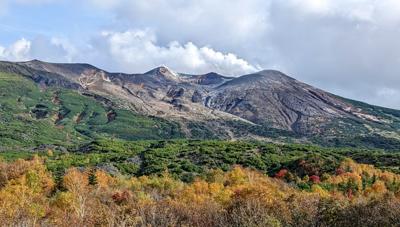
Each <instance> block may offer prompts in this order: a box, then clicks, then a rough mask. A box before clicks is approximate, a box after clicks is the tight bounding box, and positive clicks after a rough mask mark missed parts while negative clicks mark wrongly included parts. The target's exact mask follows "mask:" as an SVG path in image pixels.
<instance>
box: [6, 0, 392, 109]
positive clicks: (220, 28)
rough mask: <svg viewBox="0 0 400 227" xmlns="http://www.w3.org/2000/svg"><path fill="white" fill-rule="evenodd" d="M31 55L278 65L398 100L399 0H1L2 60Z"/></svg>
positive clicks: (185, 68) (330, 86)
mask: <svg viewBox="0 0 400 227" xmlns="http://www.w3.org/2000/svg"><path fill="white" fill-rule="evenodd" d="M31 59H39V60H43V61H50V62H70V63H75V62H84V63H90V64H93V65H95V66H97V67H99V68H102V69H104V70H107V71H113V72H117V71H118V72H126V73H139V72H145V71H148V70H150V69H152V68H154V67H157V66H160V65H166V66H168V67H169V68H171V69H173V70H175V71H177V72H184V73H194V74H202V73H207V72H211V71H214V72H218V73H221V74H224V75H229V76H240V75H243V74H248V73H252V72H256V71H259V70H262V69H276V70H280V71H282V72H284V73H285V74H288V75H289V76H291V77H294V78H296V79H298V80H300V81H303V82H306V83H308V84H311V85H313V86H316V87H318V88H321V89H324V90H327V91H329V92H331V93H334V94H337V95H340V96H344V97H347V98H352V99H356V100H361V101H365V102H368V103H371V104H376V105H380V106H386V107H391V108H397V109H400V1H399V0H79V1H78V0H0V60H9V61H26V60H31Z"/></svg>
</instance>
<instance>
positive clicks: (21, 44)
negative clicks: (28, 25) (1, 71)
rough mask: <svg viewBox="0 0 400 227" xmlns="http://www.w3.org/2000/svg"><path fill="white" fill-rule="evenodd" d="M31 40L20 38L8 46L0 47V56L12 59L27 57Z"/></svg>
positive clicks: (19, 59)
mask: <svg viewBox="0 0 400 227" xmlns="http://www.w3.org/2000/svg"><path fill="white" fill-rule="evenodd" d="M30 49H31V42H30V41H28V40H26V39H24V38H22V39H20V40H17V41H16V42H14V43H13V44H11V45H10V46H9V47H7V48H5V47H0V58H2V59H6V60H13V61H24V60H27V59H29V52H30Z"/></svg>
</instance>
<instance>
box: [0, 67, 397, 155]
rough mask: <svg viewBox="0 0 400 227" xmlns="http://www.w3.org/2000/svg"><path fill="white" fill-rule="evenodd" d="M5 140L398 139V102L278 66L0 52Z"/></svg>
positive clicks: (333, 142)
mask: <svg viewBox="0 0 400 227" xmlns="http://www.w3.org/2000/svg"><path fill="white" fill-rule="evenodd" d="M0 75H1V76H0V86H1V90H0V92H1V94H0V95H1V96H2V99H1V100H0V116H1V122H0V127H1V128H3V129H4V130H1V133H2V137H1V140H0V146H1V147H2V149H3V150H4V149H10V147H11V148H16V147H17V148H26V147H30V148H32V147H37V146H41V145H49V144H52V145H57V146H62V147H64V146H67V147H68V146H70V145H72V144H76V143H86V142H89V141H91V140H93V139H96V138H110V137H111V138H121V139H127V140H141V139H174V138H193V139H252V140H253V139H256V140H264V141H276V142H301V143H304V142H305V143H317V144H322V145H328V146H365V147H379V148H385V149H398V148H400V143H399V138H400V134H399V133H400V131H399V130H400V111H397V110H392V109H387V108H382V107H377V106H371V105H368V104H365V103H361V102H356V101H352V100H347V99H345V98H341V97H338V96H335V95H333V94H330V93H328V92H325V91H322V90H320V89H317V88H314V87H312V86H310V85H307V84H304V83H302V82H300V81H297V80H295V79H293V78H291V77H289V76H287V75H285V74H283V73H281V72H279V71H273V70H264V71H260V72H257V73H254V74H250V75H243V76H240V77H235V78H233V77H226V76H223V75H219V74H217V73H208V74H204V75H188V74H181V73H176V72H173V71H172V70H170V69H168V68H167V67H164V66H163V67H159V68H156V69H153V70H150V71H148V72H146V73H143V74H124V73H110V72H106V71H103V70H100V69H98V68H96V67H94V66H91V65H88V64H54V63H46V62H41V61H38V60H34V61H29V62H19V63H14V62H0Z"/></svg>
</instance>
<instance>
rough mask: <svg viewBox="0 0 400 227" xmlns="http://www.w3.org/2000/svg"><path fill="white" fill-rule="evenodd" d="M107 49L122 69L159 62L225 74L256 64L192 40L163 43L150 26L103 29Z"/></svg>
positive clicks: (146, 67) (148, 66)
mask: <svg viewBox="0 0 400 227" xmlns="http://www.w3.org/2000/svg"><path fill="white" fill-rule="evenodd" d="M101 38H102V39H104V40H102V41H103V42H105V43H106V45H102V46H105V48H106V51H108V56H109V57H110V60H111V61H112V64H116V65H118V66H119V67H118V68H120V69H123V70H124V71H130V72H132V71H135V72H137V71H147V70H149V69H151V68H153V67H155V66H158V65H167V66H169V67H171V68H173V69H174V70H177V71H179V72H186V73H207V72H210V71H216V72H219V73H222V74H226V75H241V74H243V73H248V72H254V71H256V70H258V69H259V68H257V67H255V66H253V65H251V64H250V63H248V62H247V61H245V60H243V59H240V58H238V57H237V56H236V55H234V54H232V53H222V52H219V51H216V50H214V49H212V48H211V47H207V46H204V47H198V46H196V45H195V44H194V43H192V42H188V43H186V44H180V43H179V42H177V41H174V42H170V43H169V44H167V45H165V46H161V45H159V44H158V43H157V37H156V35H155V34H154V33H153V32H151V31H149V30H130V31H126V32H103V33H102V36H101Z"/></svg>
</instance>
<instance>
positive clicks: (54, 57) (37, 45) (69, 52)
mask: <svg viewBox="0 0 400 227" xmlns="http://www.w3.org/2000/svg"><path fill="white" fill-rule="evenodd" d="M77 54H78V51H77V50H76V49H75V47H74V46H72V45H71V44H70V43H69V42H68V41H67V40H64V39H59V38H51V39H48V38H46V37H37V38H35V39H33V40H27V39H25V38H21V39H19V40H17V41H15V42H14V43H12V44H11V45H10V46H8V47H3V46H0V59H2V60H9V61H27V60H31V59H34V58H36V59H41V60H43V61H51V62H71V61H73V59H74V58H75V56H76V55H77Z"/></svg>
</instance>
